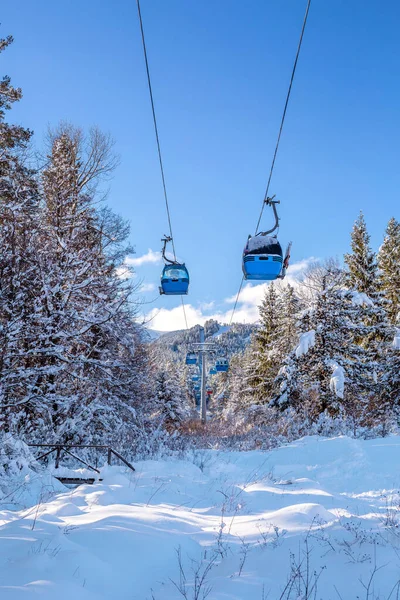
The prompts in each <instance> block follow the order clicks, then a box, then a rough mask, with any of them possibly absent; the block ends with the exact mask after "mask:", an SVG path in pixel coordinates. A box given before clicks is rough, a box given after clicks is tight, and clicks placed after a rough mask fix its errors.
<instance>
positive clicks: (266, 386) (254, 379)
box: [247, 283, 281, 404]
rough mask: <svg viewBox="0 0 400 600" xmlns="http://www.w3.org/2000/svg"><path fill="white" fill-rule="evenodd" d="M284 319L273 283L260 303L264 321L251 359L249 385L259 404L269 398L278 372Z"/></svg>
mask: <svg viewBox="0 0 400 600" xmlns="http://www.w3.org/2000/svg"><path fill="white" fill-rule="evenodd" d="M280 322H281V306H280V303H279V299H278V294H277V292H276V289H275V286H274V284H273V283H271V284H270V285H269V286H268V287H267V291H266V292H265V296H264V299H263V301H262V303H261V306H260V325H259V328H258V330H257V331H256V332H255V334H254V335H253V337H252V341H251V346H250V353H251V360H250V361H249V362H248V367H249V371H250V372H249V374H248V377H247V385H248V386H249V387H250V388H251V389H252V396H253V403H256V404H264V403H267V402H268V401H269V399H270V394H271V391H272V387H273V382H274V379H275V377H276V376H277V374H278V370H279V364H280V356H279V355H278V353H277V343H278V340H279V336H280Z"/></svg>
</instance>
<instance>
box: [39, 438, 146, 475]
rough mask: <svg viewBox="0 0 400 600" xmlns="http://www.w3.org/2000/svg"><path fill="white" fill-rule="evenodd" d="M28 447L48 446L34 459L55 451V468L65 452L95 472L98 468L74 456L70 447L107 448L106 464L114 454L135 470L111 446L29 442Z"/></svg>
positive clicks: (133, 468)
mask: <svg viewBox="0 0 400 600" xmlns="http://www.w3.org/2000/svg"><path fill="white" fill-rule="evenodd" d="M29 447H30V448H50V450H48V451H46V452H45V453H44V454H41V455H40V456H37V457H36V460H42V459H43V458H46V456H50V454H52V453H53V452H55V453H56V461H55V468H56V469H58V468H59V466H60V460H61V455H62V453H63V452H64V453H65V454H68V455H69V456H72V458H74V459H75V460H77V461H78V462H80V463H82V464H83V465H85V466H86V467H87V468H88V469H90V470H92V471H95V472H96V473H100V471H99V470H98V469H96V467H93V466H92V465H90V464H89V463H87V462H86V461H85V460H83V459H82V458H80V457H79V456H76V454H73V453H72V452H71V449H73V448H95V449H96V450H107V464H108V465H111V462H112V457H113V456H115V457H116V458H118V460H120V461H121V462H122V463H123V464H124V465H125V466H127V467H128V468H129V469H131V470H132V471H135V467H133V465H131V464H130V463H129V462H128V461H127V460H125V458H124V457H123V456H121V454H119V452H117V451H116V450H114V448H111V446H103V445H91V444H29Z"/></svg>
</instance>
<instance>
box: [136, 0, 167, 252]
mask: <svg viewBox="0 0 400 600" xmlns="http://www.w3.org/2000/svg"><path fill="white" fill-rule="evenodd" d="M136 4H137V9H138V14H139V23H140V33H141V35H142V45H143V53H144V61H145V64H146V73H147V83H148V86H149V94H150V101H151V111H152V113H153V123H154V131H155V134H156V141H157V150H158V160H159V162H160V170H161V179H162V184H163V190H164V199H165V207H166V209H167V217H168V226H169V234H170V236H171V238H172V249H173V252H174V259H175V260H176V252H175V244H174V236H173V235H172V224H171V214H170V210H169V203H168V194H167V185H166V183H165V174H164V165H163V159H162V154H161V145H160V137H159V135H158V125H157V118H156V110H155V107H154V98H153V88H152V86H151V78H150V69H149V61H148V59H147V48H146V40H145V37H144V29H143V20H142V12H141V10H140V0H136Z"/></svg>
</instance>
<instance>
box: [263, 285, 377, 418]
mask: <svg viewBox="0 0 400 600" xmlns="http://www.w3.org/2000/svg"><path fill="white" fill-rule="evenodd" d="M340 282H341V274H340V273H338V274H337V282H336V283H335V277H334V276H333V275H332V273H329V274H327V277H326V281H325V285H324V286H323V289H322V290H321V291H320V292H319V294H318V296H317V299H316V303H315V306H313V307H311V308H310V309H308V310H306V311H305V313H304V315H303V317H302V318H301V320H300V321H302V320H303V319H304V322H305V323H306V327H307V328H310V325H311V329H309V330H308V331H303V333H302V336H301V337H300V342H299V346H298V347H297V348H296V351H295V352H293V353H292V354H291V355H289V357H288V359H287V361H286V365H285V370H286V372H285V373H284V375H285V376H284V377H282V381H281V390H280V394H279V393H278V394H277V396H276V398H275V405H276V406H280V407H281V408H282V409H286V408H288V407H293V408H295V409H297V410H298V409H299V403H301V404H303V403H304V402H305V403H306V404H307V406H308V415H309V416H310V417H311V418H313V419H314V420H316V419H317V418H318V416H319V415H320V414H321V413H323V412H325V411H326V412H327V413H328V414H330V415H332V416H338V415H339V414H342V415H343V414H346V415H347V416H348V417H349V419H351V421H352V423H353V426H354V428H356V427H357V426H358V425H360V424H364V423H365V422H366V419H367V416H368V406H369V403H370V400H371V397H372V396H373V394H374V385H375V384H374V364H373V362H371V361H370V358H369V356H368V354H367V352H366V350H365V349H364V348H363V347H362V346H360V345H357V344H355V343H354V342H353V336H354V332H355V331H356V332H358V331H359V330H362V329H363V327H364V325H363V322H362V317H363V315H362V313H361V311H360V306H359V305H358V304H357V303H354V302H353V295H352V293H351V292H349V291H345V290H343V289H342V287H341V285H340ZM357 335H358V333H357ZM293 382H294V383H293ZM310 400H312V405H311V404H310Z"/></svg>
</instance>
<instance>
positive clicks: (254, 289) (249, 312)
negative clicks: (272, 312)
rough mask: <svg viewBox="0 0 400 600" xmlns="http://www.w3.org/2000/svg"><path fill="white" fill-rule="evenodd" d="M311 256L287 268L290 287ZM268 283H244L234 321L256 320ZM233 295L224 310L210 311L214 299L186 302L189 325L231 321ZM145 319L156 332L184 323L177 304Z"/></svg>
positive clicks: (234, 297)
mask: <svg viewBox="0 0 400 600" xmlns="http://www.w3.org/2000/svg"><path fill="white" fill-rule="evenodd" d="M315 260H316V259H315V258H314V257H310V258H306V259H304V260H302V261H299V262H297V263H294V264H293V265H291V266H290V267H289V269H288V272H287V276H286V278H285V283H290V284H291V285H293V286H296V285H298V283H299V279H300V278H301V275H302V274H303V273H304V271H306V269H307V268H308V267H309V266H310V264H312V263H313V262H315ZM285 283H283V282H282V283H279V284H278V285H285ZM268 285H269V283H266V282H264V283H259V284H255V285H254V284H252V283H245V284H244V286H243V287H242V290H241V292H240V296H239V299H238V303H237V307H236V310H235V315H234V319H233V321H234V322H236V323H256V322H257V321H258V320H259V310H258V307H259V305H260V304H261V301H262V299H263V297H264V294H265V291H266V289H267V287H268ZM236 295H237V293H236V294H234V295H233V296H230V297H229V298H226V299H225V301H224V302H225V304H228V305H231V306H229V308H227V309H226V310H222V311H219V312H214V313H211V312H210V311H211V309H212V308H213V307H214V302H208V303H204V304H200V306H199V307H198V308H195V307H194V306H192V305H191V304H185V311H186V318H187V322H188V327H193V326H194V325H204V323H205V321H207V320H208V319H215V320H217V321H219V322H220V323H229V321H230V320H231V315H232V310H233V305H234V303H235V301H236ZM146 321H148V327H149V328H150V329H156V330H158V331H174V330H176V329H185V328H186V323H185V318H184V314H183V309H182V306H181V305H179V306H176V307H175V308H172V309H167V308H161V309H157V308H154V309H153V310H152V311H150V313H148V315H147V316H146Z"/></svg>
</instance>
